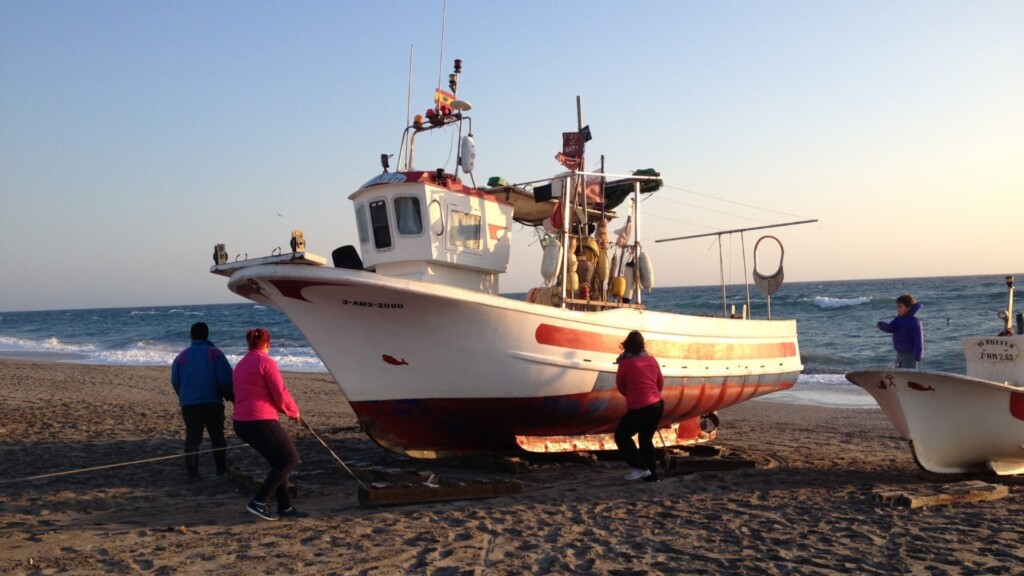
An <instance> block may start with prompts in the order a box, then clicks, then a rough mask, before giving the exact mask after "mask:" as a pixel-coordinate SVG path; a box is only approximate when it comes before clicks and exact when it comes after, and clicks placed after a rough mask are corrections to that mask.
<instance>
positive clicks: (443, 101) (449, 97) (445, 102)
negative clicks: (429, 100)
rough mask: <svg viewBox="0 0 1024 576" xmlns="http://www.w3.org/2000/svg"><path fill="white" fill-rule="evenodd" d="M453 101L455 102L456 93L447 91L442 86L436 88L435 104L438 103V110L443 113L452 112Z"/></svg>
mask: <svg viewBox="0 0 1024 576" xmlns="http://www.w3.org/2000/svg"><path fill="white" fill-rule="evenodd" d="M452 102H455V94H452V93H451V92H445V91H444V90H441V89H440V88H438V89H436V90H434V104H436V105H437V110H438V112H441V113H442V114H451V112H452Z"/></svg>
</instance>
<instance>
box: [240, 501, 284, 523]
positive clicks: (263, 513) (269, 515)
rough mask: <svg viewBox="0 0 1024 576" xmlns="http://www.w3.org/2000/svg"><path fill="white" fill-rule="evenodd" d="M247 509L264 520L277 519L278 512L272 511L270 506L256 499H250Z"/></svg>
mask: <svg viewBox="0 0 1024 576" xmlns="http://www.w3.org/2000/svg"><path fill="white" fill-rule="evenodd" d="M245 509H246V510H248V511H249V512H252V513H253V514H255V515H257V516H259V517H260V518H263V519H264V520H277V514H274V513H273V512H271V511H270V506H267V505H266V504H261V503H259V502H257V501H255V500H250V501H249V505H248V506H246V507H245Z"/></svg>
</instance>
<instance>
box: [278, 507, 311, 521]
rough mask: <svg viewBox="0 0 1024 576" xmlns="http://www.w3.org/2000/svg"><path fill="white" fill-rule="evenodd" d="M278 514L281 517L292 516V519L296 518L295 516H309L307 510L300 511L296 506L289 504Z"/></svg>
mask: <svg viewBox="0 0 1024 576" xmlns="http://www.w3.org/2000/svg"><path fill="white" fill-rule="evenodd" d="M277 515H278V517H280V518H292V519H295V518H307V517H309V514H307V513H306V512H299V511H298V510H296V509H295V506H289V507H288V508H286V509H284V510H281V511H280V512H278V513H277Z"/></svg>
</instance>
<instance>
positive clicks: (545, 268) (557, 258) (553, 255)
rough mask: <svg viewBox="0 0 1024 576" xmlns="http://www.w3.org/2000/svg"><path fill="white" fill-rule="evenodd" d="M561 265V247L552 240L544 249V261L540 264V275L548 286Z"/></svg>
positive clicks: (556, 241)
mask: <svg viewBox="0 0 1024 576" xmlns="http://www.w3.org/2000/svg"><path fill="white" fill-rule="evenodd" d="M561 264H562V245H561V244H559V243H558V240H555V239H554V238H552V239H551V242H549V243H548V245H547V246H545V247H544V259H543V260H542V261H541V264H540V275H541V276H543V277H544V281H545V282H547V283H548V284H550V283H551V282H552V281H553V280H554V279H555V276H558V271H559V270H560V269H561V267H562V266H561Z"/></svg>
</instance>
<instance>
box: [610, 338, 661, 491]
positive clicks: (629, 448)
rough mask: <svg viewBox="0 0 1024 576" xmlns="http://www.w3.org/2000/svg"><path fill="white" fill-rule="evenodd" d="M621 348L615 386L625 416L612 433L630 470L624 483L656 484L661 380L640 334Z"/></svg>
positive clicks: (656, 362)
mask: <svg viewBox="0 0 1024 576" xmlns="http://www.w3.org/2000/svg"><path fill="white" fill-rule="evenodd" d="M621 346H622V349H623V352H622V354H620V355H619V359H618V360H617V361H616V362H618V364H619V369H618V371H617V372H616V374H615V386H616V388H618V389H619V393H621V394H622V395H623V396H625V397H626V415H625V416H623V417H622V420H621V421H619V427H618V428H616V429H615V445H616V446H618V447H619V454H621V455H622V459H623V460H625V461H626V464H629V465H630V466H631V467H632V468H633V469H632V470H630V471H629V473H628V474H626V480H639V479H641V478H643V480H644V481H645V482H657V481H658V469H657V466H658V463H657V460H656V459H655V454H654V433H655V432H656V431H657V429H658V422H659V421H661V415H662V413H664V412H665V402H664V401H663V400H662V399H661V390H662V388H664V387H665V378H664V377H663V376H662V375H661V367H660V366H659V365H658V361H657V360H655V359H654V356H651V355H650V354H648V353H647V351H646V348H645V346H644V335H643V334H641V333H640V332H637V331H636V330H633V331H632V332H630V333H629V335H628V336H626V339H625V340H624V341H623V342H622V344H621ZM634 434H636V435H637V440H638V441H639V443H640V448H639V450H638V449H637V445H636V444H634V443H633V435H634Z"/></svg>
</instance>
